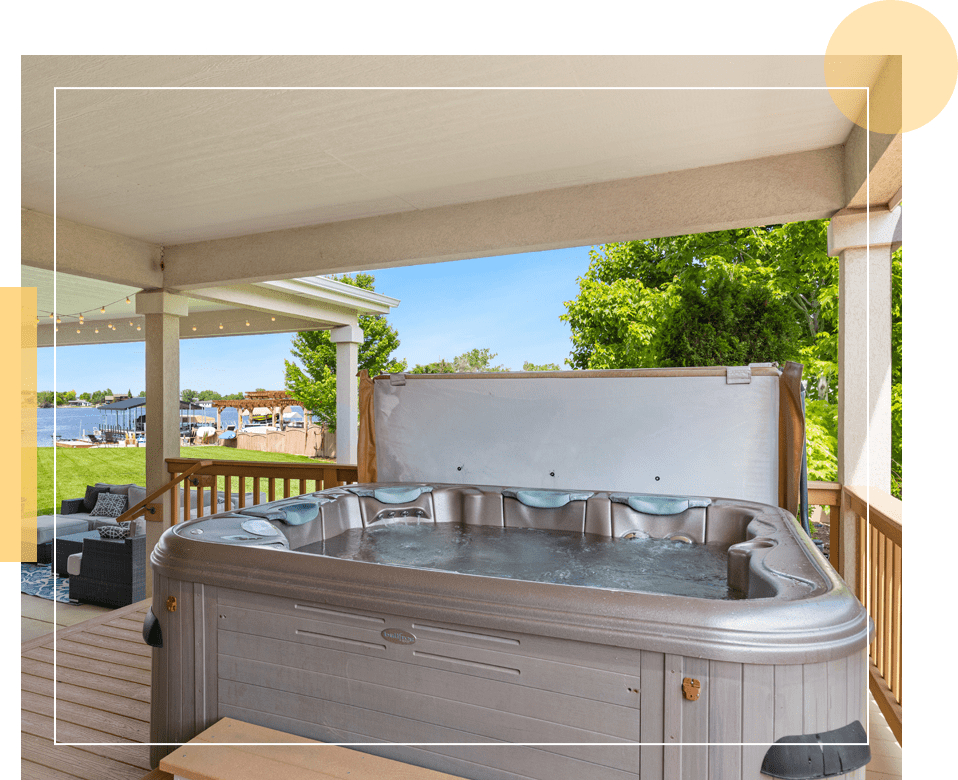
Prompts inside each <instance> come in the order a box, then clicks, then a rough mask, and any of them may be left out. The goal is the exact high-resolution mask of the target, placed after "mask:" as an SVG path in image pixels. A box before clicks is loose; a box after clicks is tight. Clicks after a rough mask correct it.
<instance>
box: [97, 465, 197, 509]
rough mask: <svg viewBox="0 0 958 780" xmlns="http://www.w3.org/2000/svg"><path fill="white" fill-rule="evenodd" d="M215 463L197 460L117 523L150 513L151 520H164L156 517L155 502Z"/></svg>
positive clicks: (134, 506) (136, 505)
mask: <svg viewBox="0 0 958 780" xmlns="http://www.w3.org/2000/svg"><path fill="white" fill-rule="evenodd" d="M212 463H213V461H211V460H197V461H194V462H193V465H192V466H190V468H188V469H184V470H183V471H182V472H180V473H179V474H177V475H176V477H175V478H174V479H171V480H170V481H169V482H167V483H166V484H165V485H163V487H161V488H160V489H159V490H154V491H153V492H152V493H150V495H148V496H147V497H146V498H144V499H143V500H142V501H140V502H139V503H138V504H135V505H133V506H131V507H130V508H129V509H127V510H126V511H125V512H124V513H123V514H122V515H120V516H119V517H118V518H117V519H116V521H117V523H123V522H126V521H127V520H132V519H133V518H135V517H137V516H139V515H142V514H146V513H149V514H150V515H152V516H151V517H149V518H148V519H149V520H162V518H161V517H157V516H156V506H155V504H154V502H155V501H156V500H157V499H158V498H159V497H160V496H162V495H163V494H164V493H166V492H167V491H168V490H172V489H173V488H175V487H176V486H177V485H178V484H180V482H182V481H183V480H184V479H189V478H190V477H191V476H192V475H193V474H195V473H197V472H198V471H199V470H200V469H202V468H205V467H206V466H209V465H211V464H212Z"/></svg>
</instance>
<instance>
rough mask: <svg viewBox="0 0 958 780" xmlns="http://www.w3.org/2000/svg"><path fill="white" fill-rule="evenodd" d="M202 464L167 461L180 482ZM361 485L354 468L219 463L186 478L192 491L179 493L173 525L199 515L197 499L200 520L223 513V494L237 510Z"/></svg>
mask: <svg viewBox="0 0 958 780" xmlns="http://www.w3.org/2000/svg"><path fill="white" fill-rule="evenodd" d="M199 462H200V461H198V460H197V459H195V458H167V459H166V465H167V470H168V471H169V473H170V479H171V480H176V479H178V478H179V477H180V476H181V475H182V474H183V473H184V472H186V471H188V470H193V469H194V467H195V466H196V464H198V463H199ZM358 481H359V473H358V471H357V468H356V466H352V465H340V464H336V463H282V462H279V463H261V462H257V461H239V460H215V461H211V462H209V464H208V465H204V466H202V467H201V468H197V469H195V470H193V471H192V473H191V474H190V476H189V477H188V478H187V479H186V485H187V486H189V487H190V489H189V490H175V491H173V494H172V500H171V501H170V506H171V508H170V522H171V523H172V524H176V523H178V522H181V521H183V520H188V519H190V517H192V516H194V515H193V512H194V508H193V502H194V500H195V502H196V507H195V516H196V517H203V516H204V515H209V514H214V513H215V512H217V511H220V510H218V509H217V503H218V502H219V495H218V494H219V493H220V492H222V494H223V496H222V503H223V504H224V506H225V508H227V509H229V508H231V507H232V506H233V499H234V498H235V499H236V500H237V502H236V506H237V508H239V509H242V508H244V507H247V506H255V505H256V504H262V503H265V502H267V501H277V500H279V499H281V498H289V497H291V496H298V495H302V494H304V493H313V492H315V491H318V490H325V489H326V488H331V487H336V486H338V485H345V484H350V483H355V482H358ZM207 491H209V492H207ZM181 499H182V501H181ZM157 519H159V518H157Z"/></svg>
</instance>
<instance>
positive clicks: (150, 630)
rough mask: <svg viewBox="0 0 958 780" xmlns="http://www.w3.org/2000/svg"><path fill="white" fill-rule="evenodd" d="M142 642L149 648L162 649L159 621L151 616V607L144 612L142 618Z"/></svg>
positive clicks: (161, 633) (154, 616)
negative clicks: (144, 614)
mask: <svg viewBox="0 0 958 780" xmlns="http://www.w3.org/2000/svg"><path fill="white" fill-rule="evenodd" d="M143 641H144V642H146V643H147V644H148V645H149V646H150V647H163V631H162V630H161V629H160V621H159V620H157V619H156V615H154V614H153V607H150V608H149V609H148V610H147V611H146V617H145V618H143Z"/></svg>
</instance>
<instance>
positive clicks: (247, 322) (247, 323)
mask: <svg viewBox="0 0 958 780" xmlns="http://www.w3.org/2000/svg"><path fill="white" fill-rule="evenodd" d="M246 327H247V328H248V327H249V320H246Z"/></svg>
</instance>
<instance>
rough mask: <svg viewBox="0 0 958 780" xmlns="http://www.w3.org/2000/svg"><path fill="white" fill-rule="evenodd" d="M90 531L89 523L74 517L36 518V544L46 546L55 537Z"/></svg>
mask: <svg viewBox="0 0 958 780" xmlns="http://www.w3.org/2000/svg"><path fill="white" fill-rule="evenodd" d="M89 530H90V523H89V522H87V520H85V519H84V518H82V517H77V516H76V515H43V516H42V517H38V518H37V544H46V543H47V542H49V541H52V540H53V537H54V532H55V535H56V536H57V537H60V536H70V535H71V534H82V533H83V532H84V531H89Z"/></svg>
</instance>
